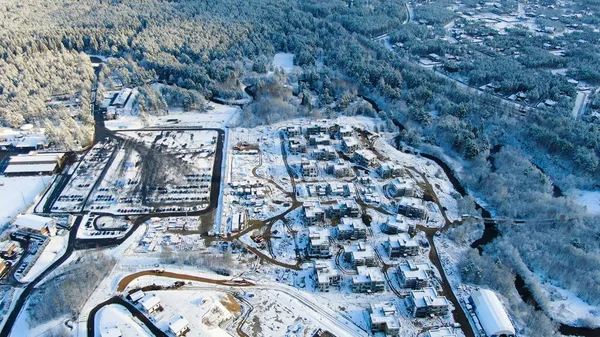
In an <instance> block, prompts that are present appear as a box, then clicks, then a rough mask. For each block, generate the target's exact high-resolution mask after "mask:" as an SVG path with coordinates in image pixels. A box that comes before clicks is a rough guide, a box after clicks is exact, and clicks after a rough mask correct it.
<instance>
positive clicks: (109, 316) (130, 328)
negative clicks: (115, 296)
mask: <svg viewBox="0 0 600 337" xmlns="http://www.w3.org/2000/svg"><path fill="white" fill-rule="evenodd" d="M115 327H116V328H118V329H119V330H120V331H121V333H122V335H123V336H127V337H150V336H152V333H151V332H150V331H148V330H147V328H146V327H145V326H144V325H143V324H142V325H140V324H138V323H137V322H136V321H135V320H134V318H133V316H132V315H131V313H130V312H129V311H128V310H127V309H125V308H124V307H123V306H121V305H118V304H111V305H108V306H105V307H103V308H102V309H100V310H99V311H98V312H97V313H96V317H95V322H94V329H95V330H96V331H95V335H96V336H100V334H101V333H102V332H103V331H106V330H108V329H111V328H115Z"/></svg>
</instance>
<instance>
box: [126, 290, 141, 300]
mask: <svg viewBox="0 0 600 337" xmlns="http://www.w3.org/2000/svg"><path fill="white" fill-rule="evenodd" d="M144 296H145V294H144V292H143V291H142V290H138V291H136V292H134V293H131V294H130V295H129V298H130V299H131V300H132V301H133V302H137V301H139V300H141V299H142V298H143V297H144Z"/></svg>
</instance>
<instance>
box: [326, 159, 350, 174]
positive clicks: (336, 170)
mask: <svg viewBox="0 0 600 337" xmlns="http://www.w3.org/2000/svg"><path fill="white" fill-rule="evenodd" d="M327 171H328V173H329V174H333V175H334V176H335V177H336V178H344V177H349V176H351V175H352V165H350V163H349V162H347V161H345V160H343V159H339V160H338V161H337V162H334V163H330V164H329V167H328V170H327Z"/></svg>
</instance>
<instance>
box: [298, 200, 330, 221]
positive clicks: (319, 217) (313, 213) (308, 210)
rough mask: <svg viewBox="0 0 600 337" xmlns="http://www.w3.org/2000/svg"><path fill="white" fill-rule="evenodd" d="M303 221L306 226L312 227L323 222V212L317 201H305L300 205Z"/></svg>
mask: <svg viewBox="0 0 600 337" xmlns="http://www.w3.org/2000/svg"><path fill="white" fill-rule="evenodd" d="M302 209H303V210H304V220H305V221H306V225H307V226H312V225H315V224H318V223H322V222H324V221H325V210H324V209H323V208H321V204H320V203H319V202H318V201H306V202H304V204H303V205H302Z"/></svg>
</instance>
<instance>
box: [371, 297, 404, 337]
mask: <svg viewBox="0 0 600 337" xmlns="http://www.w3.org/2000/svg"><path fill="white" fill-rule="evenodd" d="M369 319H370V323H371V331H372V332H373V333H377V332H383V333H384V334H385V335H386V336H398V334H399V333H400V321H399V320H398V310H397V309H396V306H395V305H394V303H392V302H378V303H371V304H370V306H369Z"/></svg>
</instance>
